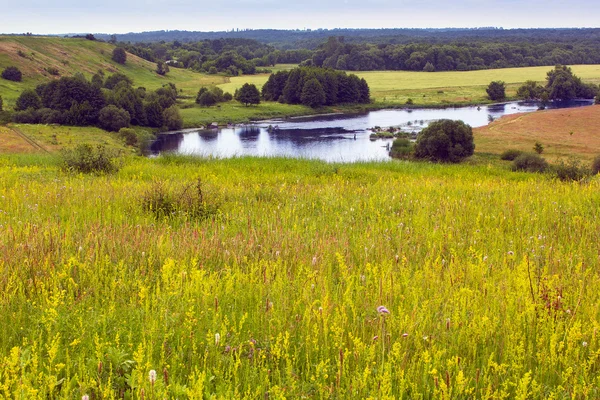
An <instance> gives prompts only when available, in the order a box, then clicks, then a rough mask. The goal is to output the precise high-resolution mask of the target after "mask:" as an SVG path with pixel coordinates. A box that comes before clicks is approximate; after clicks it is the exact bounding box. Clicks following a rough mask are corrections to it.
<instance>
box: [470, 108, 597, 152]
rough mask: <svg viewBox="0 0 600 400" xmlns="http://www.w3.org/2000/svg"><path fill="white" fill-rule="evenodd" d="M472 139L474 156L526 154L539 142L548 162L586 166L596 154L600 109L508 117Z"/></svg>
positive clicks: (568, 110)
mask: <svg viewBox="0 0 600 400" xmlns="http://www.w3.org/2000/svg"><path fill="white" fill-rule="evenodd" d="M473 135H474V137H475V143H476V146H477V151H478V152H484V153H496V154H499V153H502V152H503V151H505V150H508V149H516V150H522V151H529V152H530V151H532V149H533V147H534V145H535V143H536V142H539V143H541V144H542V145H543V146H544V153H543V155H544V157H546V158H548V159H551V160H556V159H560V158H563V159H566V158H568V157H577V158H580V159H583V160H586V162H587V161H588V160H591V159H592V158H594V157H596V156H597V155H598V154H599V153H600V106H597V105H595V106H591V107H581V108H567V109H559V110H546V111H537V112H533V113H525V114H515V115H508V116H505V117H502V118H500V119H498V120H496V121H494V122H492V123H490V124H489V125H487V126H483V127H481V128H477V129H475V130H474V132H473Z"/></svg>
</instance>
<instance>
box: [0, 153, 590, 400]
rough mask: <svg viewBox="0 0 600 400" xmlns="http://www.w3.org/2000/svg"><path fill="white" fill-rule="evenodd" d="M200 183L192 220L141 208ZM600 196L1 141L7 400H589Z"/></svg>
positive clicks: (528, 180)
mask: <svg viewBox="0 0 600 400" xmlns="http://www.w3.org/2000/svg"><path fill="white" fill-rule="evenodd" d="M198 179H200V180H201V181H200V182H201V184H200V189H201V192H202V195H201V196H202V199H203V204H204V205H205V210H206V211H207V212H206V213H204V214H202V213H200V214H195V215H196V217H192V216H190V214H185V210H186V209H185V208H180V209H179V210H180V211H181V210H183V211H184V213H179V212H176V213H175V214H173V215H172V216H171V217H165V216H164V214H163V216H159V217H158V218H157V217H155V215H154V213H153V212H152V211H150V210H149V209H147V208H144V204H148V202H147V200H148V199H149V198H152V196H154V195H155V194H156V193H160V192H164V191H169V190H170V191H172V193H173V194H178V195H180V196H176V198H181V197H184V194H185V196H186V197H187V196H196V197H198V196H200V194H199V193H200V192H199V191H198V187H197V186H196V184H197V182H198ZM599 189H600V181H599V180H598V177H595V178H592V179H591V180H590V181H587V182H585V183H569V184H567V183H560V182H558V181H554V180H552V179H550V178H549V177H546V176H543V175H530V174H520V173H512V172H509V171H508V169H507V168H506V166H502V165H500V166H491V165H490V166H488V165H481V166H469V165H433V164H425V163H406V162H389V163H366V164H360V163H359V164H351V165H348V164H326V163H322V162H318V161H304V160H290V159H253V158H234V159H228V160H210V159H186V158H173V157H167V158H159V159H142V158H137V159H133V158H131V159H128V160H127V161H126V162H125V164H124V166H123V168H122V169H121V171H120V172H118V173H117V174H116V175H110V176H85V175H70V174H66V173H63V172H61V171H60V170H59V168H58V166H57V161H56V159H55V158H54V157H53V156H41V155H33V156H32V155H20V156H14V155H13V156H1V157H0V210H1V211H0V271H1V273H0V315H1V316H2V324H0V396H3V397H5V398H27V399H36V398H39V399H42V398H44V399H46V398H56V399H67V398H68V399H78V398H81V396H83V395H86V394H87V395H89V396H90V398H92V399H98V398H117V397H121V396H125V398H134V399H141V398H145V399H152V398H161V399H162V398H179V399H185V398H190V399H199V398H256V399H258V398H260V399H264V398H267V397H268V398H382V399H384V398H405V399H409V398H411V399H429V398H447V399H450V398H452V399H470V398H478V399H501V398H504V399H513V398H517V399H548V398H555V399H559V398H573V399H575V398H577V399H583V398H590V399H592V398H598V397H599V396H600V378H599V376H600V375H599V370H600V360H599V356H600V340H599V338H598V330H599V329H600V311H599V310H600V309H599V308H598V302H599V301H600V292H599V291H598V290H597V289H598V287H599V285H600V274H599V272H598V269H597V268H596V267H597V265H598V254H599V251H600V248H599V243H600V236H599V235H600V229H599V225H598V221H599V220H600V219H599V218H600V215H599V214H600V209H599V208H598V203H599V201H600V190H599ZM380 306H384V307H385V310H383V309H381V308H379V307H380ZM378 308H379V310H380V311H381V312H380V311H378ZM385 311H389V312H388V313H386V312H385ZM151 370H155V371H156V372H157V378H156V381H155V382H154V383H151V382H150V380H149V373H150V371H151Z"/></svg>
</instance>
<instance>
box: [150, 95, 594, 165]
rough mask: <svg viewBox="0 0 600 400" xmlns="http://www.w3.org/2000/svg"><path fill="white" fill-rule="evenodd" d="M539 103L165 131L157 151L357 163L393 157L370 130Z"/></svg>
mask: <svg viewBox="0 0 600 400" xmlns="http://www.w3.org/2000/svg"><path fill="white" fill-rule="evenodd" d="M590 104H592V101H572V102H567V103H555V104H552V105H551V106H550V107H549V108H563V107H578V106H584V105H590ZM538 107H539V104H538V103H535V102H512V103H506V104H494V105H490V106H480V107H463V108H447V109H412V110H380V111H372V112H369V113H364V114H358V115H357V114H355V115H325V116H319V117H302V118H294V119H289V120H285V121H282V120H269V121H262V122H260V123H257V124H253V125H247V126H242V127H235V128H226V129H219V130H217V129H213V130H198V129H190V130H185V131H180V132H177V133H167V134H161V135H159V137H158V139H157V140H156V142H155V143H153V145H152V147H151V151H152V153H153V154H159V153H161V152H166V151H171V152H177V153H184V154H195V155H202V156H214V157H233V156H244V155H250V156H285V157H301V158H318V159H322V160H326V161H335V162H338V161H339V162H353V161H367V160H387V159H389V156H388V151H387V149H386V147H387V146H388V145H389V144H390V143H391V139H387V140H376V141H371V140H369V135H370V133H371V132H370V131H369V130H368V129H369V128H372V127H374V126H380V127H388V126H395V127H399V128H401V129H402V130H404V131H411V132H419V131H420V130H421V129H423V128H424V127H426V126H427V125H429V124H430V123H431V122H432V121H436V120H439V119H442V118H448V119H455V120H463V121H464V122H465V123H467V124H469V125H471V126H473V127H479V126H484V125H487V124H488V123H489V122H490V121H492V120H495V119H497V118H500V117H502V116H503V115H508V114H514V113H519V112H529V111H535V110H537V109H538Z"/></svg>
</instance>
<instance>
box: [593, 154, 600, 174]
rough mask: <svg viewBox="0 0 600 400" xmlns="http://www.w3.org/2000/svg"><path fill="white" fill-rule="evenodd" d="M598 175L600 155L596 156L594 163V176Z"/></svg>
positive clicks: (599, 171)
mask: <svg viewBox="0 0 600 400" xmlns="http://www.w3.org/2000/svg"><path fill="white" fill-rule="evenodd" d="M598 173H600V155H598V156H596V158H594V161H592V174H594V175H596V174H598Z"/></svg>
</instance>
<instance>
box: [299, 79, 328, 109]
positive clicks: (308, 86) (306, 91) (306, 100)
mask: <svg viewBox="0 0 600 400" xmlns="http://www.w3.org/2000/svg"><path fill="white" fill-rule="evenodd" d="M300 100H301V101H302V104H304V105H305V106H309V107H313V108H316V107H320V106H322V105H323V104H325V101H326V97H325V91H324V90H323V86H321V84H320V83H319V81H318V80H317V79H316V78H312V79H309V80H308V81H306V83H305V84H304V87H303V88H302V94H301V95H300Z"/></svg>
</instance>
